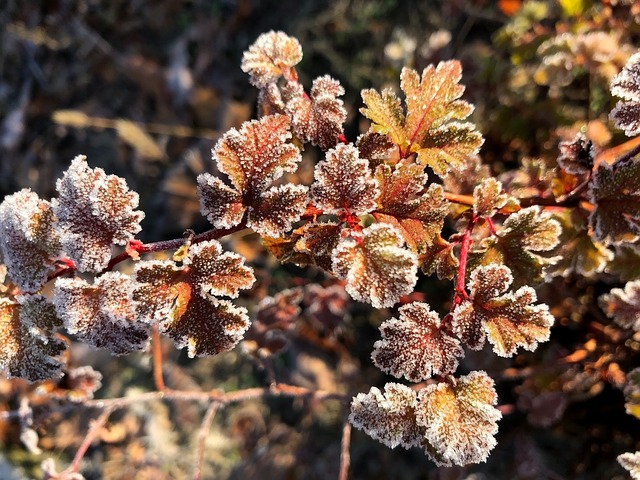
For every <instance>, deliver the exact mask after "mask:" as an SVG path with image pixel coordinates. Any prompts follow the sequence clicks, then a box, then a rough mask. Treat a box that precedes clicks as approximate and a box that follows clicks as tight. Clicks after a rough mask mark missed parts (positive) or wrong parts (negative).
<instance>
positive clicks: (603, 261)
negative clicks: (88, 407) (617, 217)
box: [545, 209, 640, 277]
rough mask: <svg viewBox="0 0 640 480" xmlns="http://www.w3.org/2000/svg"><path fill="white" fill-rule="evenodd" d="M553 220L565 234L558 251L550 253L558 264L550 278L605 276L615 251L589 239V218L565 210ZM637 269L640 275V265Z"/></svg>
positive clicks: (550, 271)
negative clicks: (598, 274) (602, 274)
mask: <svg viewBox="0 0 640 480" xmlns="http://www.w3.org/2000/svg"><path fill="white" fill-rule="evenodd" d="M553 218H554V219H555V220H557V221H558V222H560V226H561V227H562V233H561V234H560V242H559V243H558V245H557V246H556V249H554V250H553V251H552V252H550V254H551V255H552V256H554V257H556V258H557V259H558V260H557V262H556V263H554V264H553V265H549V266H548V267H547V268H546V269H545V272H546V273H547V274H548V275H563V276H569V275H572V274H573V273H577V274H579V275H582V276H584V277H591V276H593V275H595V274H596V273H600V272H602V271H603V270H604V268H605V267H606V265H607V262H610V261H611V260H613V259H614V254H613V252H612V251H611V250H609V249H608V248H607V247H606V246H605V245H604V244H602V243H601V242H596V241H594V240H593V237H592V236H591V235H589V231H588V229H587V228H586V218H582V216H581V212H577V211H570V210H568V209H565V210H563V211H558V212H554V213H553ZM637 268H638V271H640V263H639V264H638V267H637Z"/></svg>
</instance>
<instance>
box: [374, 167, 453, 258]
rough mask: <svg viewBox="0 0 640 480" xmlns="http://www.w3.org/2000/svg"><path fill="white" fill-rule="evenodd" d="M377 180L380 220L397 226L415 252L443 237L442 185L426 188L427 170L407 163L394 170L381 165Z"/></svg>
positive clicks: (378, 214)
mask: <svg viewBox="0 0 640 480" xmlns="http://www.w3.org/2000/svg"><path fill="white" fill-rule="evenodd" d="M376 179H377V181H378V184H379V185H380V196H379V197H378V208H377V210H376V215H377V218H378V220H379V221H381V222H386V223H392V224H394V225H395V226H396V227H398V229H399V230H400V231H401V232H402V233H403V236H404V238H405V240H406V242H407V245H409V246H410V247H411V248H412V249H413V250H414V251H421V250H423V249H424V248H426V247H428V246H430V245H431V244H432V243H433V242H434V240H435V239H436V237H437V236H439V235H440V232H441V231H442V227H443V224H444V218H445V217H446V215H447V206H448V203H447V202H446V201H445V199H444V190H443V189H442V186H440V185H437V184H432V185H430V186H429V188H425V184H426V182H427V175H426V174H425V173H424V167H423V166H421V165H416V164H415V163H409V162H406V161H401V162H399V163H397V164H396V166H395V167H393V168H392V167H390V166H389V165H379V166H378V168H377V169H376Z"/></svg>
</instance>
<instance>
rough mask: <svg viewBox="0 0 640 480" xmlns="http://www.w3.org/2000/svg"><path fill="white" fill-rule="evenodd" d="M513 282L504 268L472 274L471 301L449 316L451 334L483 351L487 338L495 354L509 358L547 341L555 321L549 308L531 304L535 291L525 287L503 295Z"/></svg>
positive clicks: (475, 271) (485, 267)
mask: <svg viewBox="0 0 640 480" xmlns="http://www.w3.org/2000/svg"><path fill="white" fill-rule="evenodd" d="M512 282H513V276H512V275H511V271H510V270H509V268H507V267H506V266H504V265H495V264H491V265H487V266H483V267H479V268H477V269H475V270H474V271H473V272H472V273H471V280H470V281H469V284H468V287H467V288H468V289H469V292H470V299H468V300H463V301H462V303H460V304H459V305H457V306H456V308H455V309H454V311H453V314H452V315H453V319H452V326H453V331H454V333H455V334H456V335H457V336H458V337H459V338H460V340H462V342H463V343H464V344H466V345H467V346H468V347H469V348H472V349H474V350H479V349H480V348H482V346H483V345H484V341H485V336H486V337H488V338H489V342H491V344H492V345H493V349H494V351H495V353H496V354H497V355H499V356H501V357H511V356H512V355H513V354H514V353H516V349H517V348H518V347H523V348H524V349H525V350H530V351H533V350H535V349H536V347H537V346H538V342H544V341H546V340H548V339H549V334H550V329H551V326H552V325H553V321H554V319H553V315H551V314H550V313H549V307H548V306H547V305H544V304H540V305H533V303H534V302H535V301H536V300H537V297H536V292H535V290H534V289H533V288H531V287H528V286H525V287H521V288H519V289H518V290H516V291H515V292H510V293H506V292H507V290H508V288H509V286H510V285H511V283H512Z"/></svg>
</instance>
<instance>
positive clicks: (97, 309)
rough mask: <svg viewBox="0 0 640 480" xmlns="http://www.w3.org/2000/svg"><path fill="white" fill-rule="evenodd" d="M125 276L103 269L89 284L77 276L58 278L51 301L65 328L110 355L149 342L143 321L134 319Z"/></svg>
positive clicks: (141, 346) (118, 353)
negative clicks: (92, 282) (100, 274)
mask: <svg viewBox="0 0 640 480" xmlns="http://www.w3.org/2000/svg"><path fill="white" fill-rule="evenodd" d="M132 288H133V284H132V282H131V279H130V277H129V276H127V275H124V274H122V273H120V272H107V273H105V274H104V275H102V276H100V277H97V278H96V280H95V282H94V284H93V285H91V284H89V283H87V282H86V281H84V280H82V279H80V278H73V279H72V278H58V279H56V282H55V288H54V294H53V302H54V304H55V307H56V312H57V314H58V316H59V317H60V318H62V319H63V320H64V325H65V328H66V329H67V331H68V332H69V333H71V334H75V335H78V338H80V340H82V341H83V342H85V343H86V344H88V345H91V346H92V347H95V348H105V349H107V350H109V351H111V353H113V354H114V355H125V354H127V353H131V352H136V351H140V350H144V349H145V348H146V346H147V344H148V342H149V332H148V328H147V325H145V324H143V323H140V322H138V320H137V319H136V317H135V312H134V310H133V305H132V303H131V301H130V299H129V296H130V293H131V290H132Z"/></svg>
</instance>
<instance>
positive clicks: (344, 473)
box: [338, 419, 351, 480]
mask: <svg viewBox="0 0 640 480" xmlns="http://www.w3.org/2000/svg"><path fill="white" fill-rule="evenodd" d="M350 445H351V424H350V423H349V420H348V419H347V420H345V421H344V425H343V426H342V441H341V442H340V474H339V476H338V478H339V480H347V478H349V465H350V464H351V455H350V454H349V447H350Z"/></svg>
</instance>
